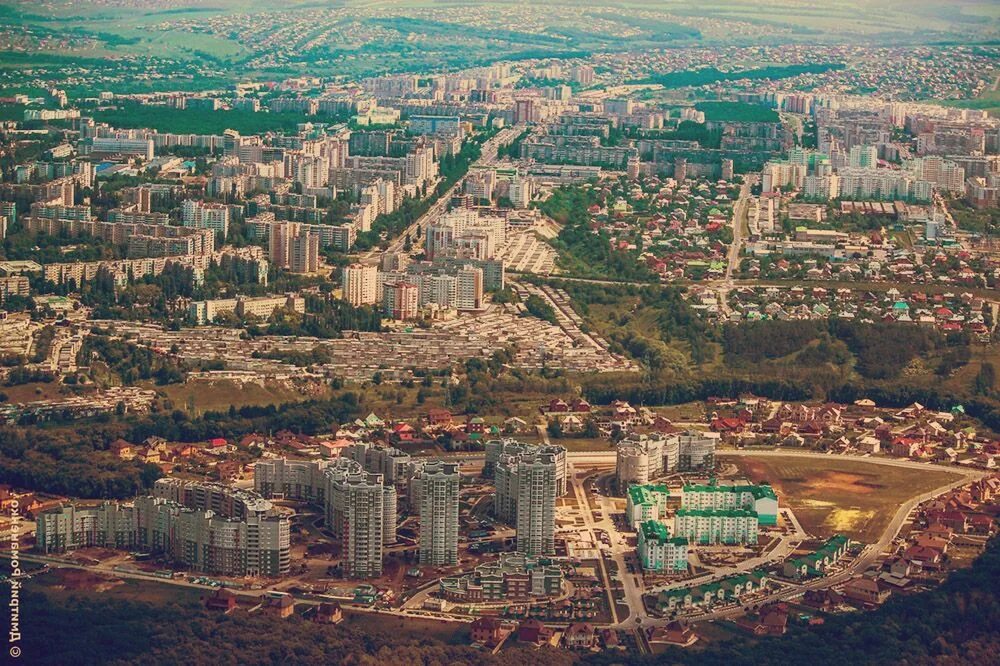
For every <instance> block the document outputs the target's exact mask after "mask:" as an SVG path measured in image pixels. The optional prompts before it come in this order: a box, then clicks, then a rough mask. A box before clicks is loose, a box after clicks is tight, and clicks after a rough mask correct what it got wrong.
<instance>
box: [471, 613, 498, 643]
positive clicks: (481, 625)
mask: <svg viewBox="0 0 1000 666" xmlns="http://www.w3.org/2000/svg"><path fill="white" fill-rule="evenodd" d="M469 630H470V633H471V637H472V642H473V643H482V644H483V645H488V646H490V647H493V646H496V645H499V644H500V641H501V640H503V638H504V636H505V633H504V630H503V623H502V622H501V621H500V620H498V619H497V618H495V617H491V616H488V615H487V616H484V617H480V618H478V619H476V620H475V621H474V622H473V623H472V624H471V625H470V627H469Z"/></svg>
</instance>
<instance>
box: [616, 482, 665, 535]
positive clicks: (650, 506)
mask: <svg viewBox="0 0 1000 666" xmlns="http://www.w3.org/2000/svg"><path fill="white" fill-rule="evenodd" d="M669 496H670V491H669V490H667V487H666V486H665V485H662V484H658V485H656V484H646V485H641V486H640V485H633V486H629V489H628V493H626V494H625V516H626V518H628V523H629V525H630V526H631V527H632V529H639V525H640V524H642V523H644V522H646V521H648V520H663V518H664V517H666V511H667V497H669Z"/></svg>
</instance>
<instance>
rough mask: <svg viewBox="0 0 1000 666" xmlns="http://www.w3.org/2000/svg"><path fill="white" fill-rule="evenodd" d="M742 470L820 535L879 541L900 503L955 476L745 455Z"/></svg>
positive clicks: (851, 462)
mask: <svg viewBox="0 0 1000 666" xmlns="http://www.w3.org/2000/svg"><path fill="white" fill-rule="evenodd" d="M738 465H739V467H740V469H741V470H742V471H743V472H744V473H745V474H746V475H747V477H748V478H750V479H751V480H753V481H769V482H770V483H771V485H773V486H774V489H775V491H776V492H777V493H778V498H779V500H780V502H781V504H782V505H784V506H790V507H791V508H792V510H793V511H794V512H795V515H796V516H797V517H798V519H799V522H801V523H802V527H803V528H804V529H805V530H806V531H807V532H809V533H810V534H813V535H815V536H818V537H828V536H832V535H834V534H846V535H848V536H850V537H851V538H853V539H857V540H859V541H864V542H866V543H871V542H874V541H877V540H878V537H879V536H880V535H881V534H882V531H883V530H884V529H885V527H886V525H887V524H888V522H889V521H890V520H891V519H892V516H893V514H894V513H895V510H896V508H897V507H899V505H900V504H902V503H903V502H905V501H906V500H907V499H909V498H911V497H914V496H916V495H919V494H921V493H924V492H927V491H929V490H933V489H934V488H937V487H938V486H941V485H944V484H945V483H947V482H948V481H952V480H954V479H955V477H956V475H954V474H951V473H950V472H944V471H940V470H936V469H927V470H919V469H905V468H899V467H889V466H887V465H877V464H874V463H870V462H864V461H860V460H845V459H842V458H839V459H838V458H834V457H832V456H831V458H830V460H821V461H820V460H811V459H802V458H793V457H789V458H768V459H766V460H765V459H756V460H754V459H743V460H740V461H739V463H738Z"/></svg>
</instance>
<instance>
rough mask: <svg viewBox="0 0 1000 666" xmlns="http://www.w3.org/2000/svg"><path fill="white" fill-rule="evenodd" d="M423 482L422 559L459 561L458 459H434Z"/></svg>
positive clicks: (435, 563)
mask: <svg viewBox="0 0 1000 666" xmlns="http://www.w3.org/2000/svg"><path fill="white" fill-rule="evenodd" d="M416 482H417V483H419V484H420V563H421V564H427V565H431V566H449V565H454V564H458V488H459V472H458V463H455V462H444V461H437V460H436V461H431V462H429V463H427V464H426V465H424V468H423V470H422V471H421V473H420V477H419V479H417V481H416Z"/></svg>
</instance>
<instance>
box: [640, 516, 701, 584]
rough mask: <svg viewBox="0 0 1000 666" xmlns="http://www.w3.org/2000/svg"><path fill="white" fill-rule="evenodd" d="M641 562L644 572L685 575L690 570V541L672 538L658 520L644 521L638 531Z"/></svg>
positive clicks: (682, 538)
mask: <svg viewBox="0 0 1000 666" xmlns="http://www.w3.org/2000/svg"><path fill="white" fill-rule="evenodd" d="M638 532H639V534H638V548H637V550H638V552H639V561H640V562H641V563H642V568H643V570H644V571H662V572H666V573H684V572H686V571H687V569H688V540H687V539H686V538H684V537H671V536H670V532H669V531H668V530H667V526H666V525H664V524H663V523H661V522H659V521H657V520H648V521H644V522H643V523H642V524H641V525H640V526H639V530H638Z"/></svg>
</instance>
